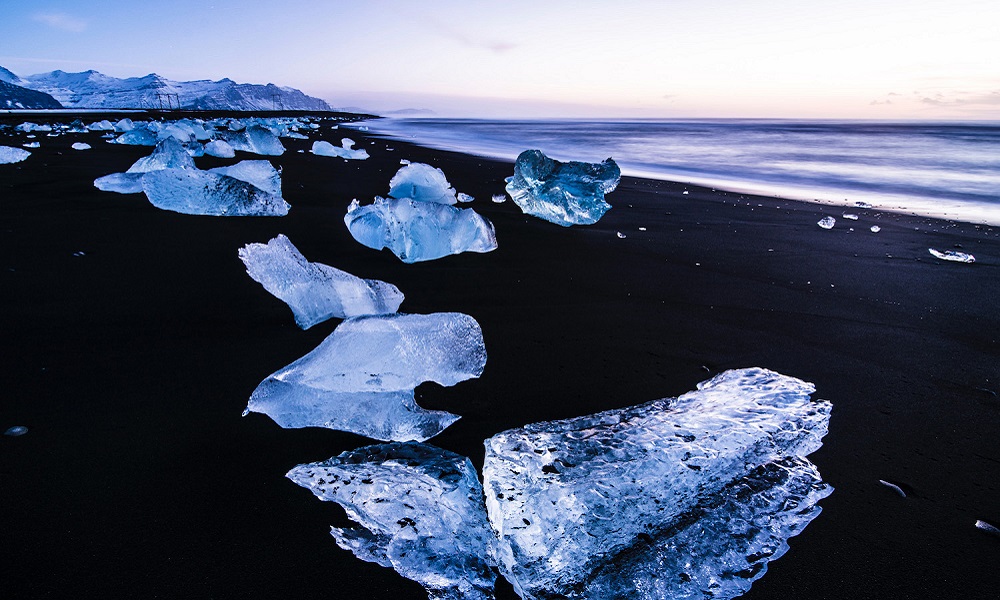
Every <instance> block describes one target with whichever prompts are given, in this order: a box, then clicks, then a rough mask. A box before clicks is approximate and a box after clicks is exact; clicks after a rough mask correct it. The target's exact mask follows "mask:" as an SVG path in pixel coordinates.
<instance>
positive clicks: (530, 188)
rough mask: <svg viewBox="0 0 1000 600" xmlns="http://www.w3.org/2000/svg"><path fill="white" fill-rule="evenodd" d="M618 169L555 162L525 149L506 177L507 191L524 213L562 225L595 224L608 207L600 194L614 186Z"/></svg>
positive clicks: (609, 163) (604, 164) (608, 165)
mask: <svg viewBox="0 0 1000 600" xmlns="http://www.w3.org/2000/svg"><path fill="white" fill-rule="evenodd" d="M620 179H621V169H619V168H618V165H617V164H616V163H615V161H614V160H612V159H610V158H609V159H607V160H605V161H604V162H601V163H583V162H576V161H571V162H567V163H564V162H559V161H557V160H553V159H551V158H549V157H547V156H545V155H544V154H542V152H541V151H540V150H525V151H524V152H522V153H521V154H520V155H519V156H518V157H517V161H515V163H514V175H513V176H511V177H508V178H507V193H508V194H510V197H511V198H512V199H513V200H514V202H515V203H516V204H517V205H518V206H519V207H521V210H522V211H524V212H525V213H526V214H529V215H534V216H536V217H539V218H541V219H545V220H546V221H550V222H552V223H555V224H557V225H562V226H563V227H569V226H570V225H590V224H593V223H596V222H597V221H598V220H599V219H600V218H601V217H603V216H604V213H606V212H608V210H610V209H611V205H610V204H608V203H607V202H605V200H604V195H605V194H608V193H610V192H612V191H614V189H615V188H616V187H618V181H619V180H620Z"/></svg>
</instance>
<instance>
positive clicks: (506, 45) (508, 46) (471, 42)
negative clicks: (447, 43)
mask: <svg viewBox="0 0 1000 600" xmlns="http://www.w3.org/2000/svg"><path fill="white" fill-rule="evenodd" d="M421 20H422V21H424V23H425V24H426V25H427V26H428V28H429V29H431V30H432V31H434V33H436V34H438V35H440V36H441V37H444V38H446V39H449V40H452V41H455V42H458V43H459V44H462V45H463V46H468V47H469V48H481V49H484V50H490V51H492V52H496V53H497V54H501V53H503V52H507V51H508V50H513V49H514V48H517V44H513V43H511V42H506V41H503V40H498V39H484V40H479V39H475V38H473V37H471V36H469V35H466V34H465V33H463V32H461V31H459V30H457V29H455V28H454V27H452V26H450V25H448V24H446V23H443V22H441V21H439V20H437V19H433V18H430V17H428V16H426V15H425V16H424V17H423V18H422V19H421Z"/></svg>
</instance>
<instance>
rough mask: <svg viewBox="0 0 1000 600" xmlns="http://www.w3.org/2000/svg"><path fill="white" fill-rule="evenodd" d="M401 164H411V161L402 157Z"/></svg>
mask: <svg viewBox="0 0 1000 600" xmlns="http://www.w3.org/2000/svg"><path fill="white" fill-rule="evenodd" d="M399 164H401V165H408V164H410V161H408V160H406V159H405V158H401V159H399Z"/></svg>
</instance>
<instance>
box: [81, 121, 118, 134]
mask: <svg viewBox="0 0 1000 600" xmlns="http://www.w3.org/2000/svg"><path fill="white" fill-rule="evenodd" d="M87 129H89V130H90V131H114V130H115V126H114V125H113V124H112V123H111V121H108V120H107V119H105V120H103V121H95V122H93V123H91V124H90V125H87Z"/></svg>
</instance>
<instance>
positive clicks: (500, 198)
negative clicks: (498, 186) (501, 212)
mask: <svg viewBox="0 0 1000 600" xmlns="http://www.w3.org/2000/svg"><path fill="white" fill-rule="evenodd" d="M490 200H492V201H493V202H494V203H496V204H503V203H504V202H506V201H507V196H506V195H504V194H493V197H492V198H490Z"/></svg>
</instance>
